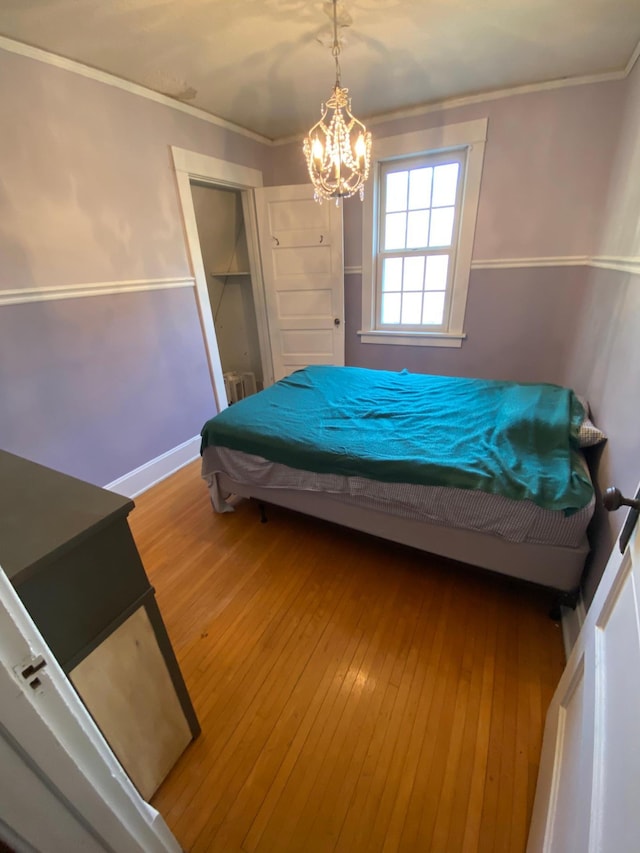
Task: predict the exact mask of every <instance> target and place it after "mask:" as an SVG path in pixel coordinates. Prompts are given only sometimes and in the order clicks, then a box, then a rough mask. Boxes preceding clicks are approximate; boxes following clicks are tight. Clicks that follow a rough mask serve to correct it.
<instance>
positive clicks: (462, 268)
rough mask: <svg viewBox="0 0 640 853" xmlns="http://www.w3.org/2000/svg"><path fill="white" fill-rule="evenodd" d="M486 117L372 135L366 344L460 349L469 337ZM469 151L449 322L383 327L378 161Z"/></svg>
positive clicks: (365, 232) (365, 227) (365, 225)
mask: <svg viewBox="0 0 640 853" xmlns="http://www.w3.org/2000/svg"><path fill="white" fill-rule="evenodd" d="M487 124H488V120H487V119H486V118H483V119H477V120H476V121H469V122H461V123H459V124H449V125H443V126H442V127H436V128H429V129H428V130H420V131H416V132H414V133H406V134H402V135H400V136H387V137H384V138H382V139H374V148H373V153H374V158H375V159H374V164H373V169H372V173H373V177H372V180H371V182H370V186H369V187H368V188H367V189H368V192H367V194H366V195H365V201H364V210H363V217H362V328H361V329H360V331H359V332H358V335H359V336H360V341H361V342H362V343H364V344H380V343H386V344H395V345H404V346H436V347H460V346H462V341H463V340H464V338H465V333H464V317H465V311H466V307H467V292H468V289H469V275H470V272H471V256H472V252H473V241H474V237H475V228H476V218H477V213H478V202H479V199H480V182H481V179H482V165H483V162H484V148H485V143H486V138H487ZM460 149H463V150H465V151H466V161H467V162H466V170H465V174H464V176H463V180H464V186H463V188H462V206H461V210H460V227H459V228H460V230H459V237H458V249H457V253H456V255H455V258H454V259H453V261H454V271H453V282H452V289H451V302H450V308H449V313H448V324H447V327H446V328H445V329H442V330H440V331H427V330H422V329H420V330H416V329H410V330H407V331H398V330H397V329H393V330H387V329H384V328H380V324H379V323H378V307H377V302H378V299H377V275H378V271H377V241H378V235H379V233H380V228H379V221H378V208H379V199H380V192H381V188H380V164H381V163H384V162H386V161H389V160H399V159H407V158H409V157H412V156H415V157H419V156H421V155H429V154H440V153H443V152H446V151H452V150H460Z"/></svg>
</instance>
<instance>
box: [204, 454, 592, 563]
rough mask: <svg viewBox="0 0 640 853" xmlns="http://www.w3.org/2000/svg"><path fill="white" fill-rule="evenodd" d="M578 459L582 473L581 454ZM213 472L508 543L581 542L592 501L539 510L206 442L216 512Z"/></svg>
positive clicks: (220, 498)
mask: <svg viewBox="0 0 640 853" xmlns="http://www.w3.org/2000/svg"><path fill="white" fill-rule="evenodd" d="M581 461H582V465H583V467H584V470H585V472H586V473H587V475H588V469H587V466H586V463H585V461H584V459H583V458H582V457H581ZM219 473H226V474H227V475H228V476H229V477H230V478H231V479H232V480H234V481H235V482H236V483H239V484H243V485H245V486H249V487H250V486H252V485H253V486H259V487H262V488H268V489H273V490H278V489H294V490H300V491H306V492H318V493H325V494H330V495H331V496H332V498H333V499H334V500H337V501H343V502H344V503H348V504H355V505H357V506H361V507H363V508H369V509H374V510H379V511H382V512H385V513H388V514H390V515H395V516H398V517H400V518H406V519H411V520H414V521H425V522H429V523H431V524H436V525H440V526H443V527H450V528H458V529H464V530H474V531H478V532H481V533H489V534H494V535H496V536H499V537H501V538H502V539H504V540H506V541H509V542H515V543H530V544H542V545H557V546H563V547H569V548H577V547H580V546H582V545H583V543H584V537H585V532H586V529H587V525H588V524H589V521H590V519H591V517H592V515H593V511H594V506H595V498H594V497H592V499H591V500H590V501H589V503H588V504H587V505H586V506H584V507H582V508H581V509H579V510H578V511H577V512H574V513H573V514H571V515H565V513H564V512H562V511H559V510H549V509H544V508H542V507H540V506H537V505H536V504H534V503H533V502H532V501H529V500H512V499H510V498H505V497H503V496H502V495H497V494H491V493H488V492H484V491H479V490H472V489H458V488H450V487H445V486H423V485H416V484H409V483H391V482H380V481H377V480H371V479H367V478H365V477H354V476H343V475H339V474H326V473H314V472H311V471H304V470H302V469H298V468H291V467H288V466H287V465H283V464H281V463H278V462H271V461H269V460H267V459H264V458H262V457H260V456H256V455H253V454H250V453H245V452H243V451H239V450H231V449H229V448H226V447H215V446H209V447H206V448H204V451H203V456H202V476H203V478H204V479H205V481H206V482H207V485H208V486H209V491H210V495H211V500H212V502H213V505H214V508H215V509H216V510H217V511H218V512H225V511H229V510H231V509H232V506H231V505H230V504H229V503H228V502H227V500H226V498H227V497H228V495H225V494H223V493H222V492H221V490H220V488H219V484H218V480H217V476H216V475H217V474H219ZM274 502H275V503H277V500H274Z"/></svg>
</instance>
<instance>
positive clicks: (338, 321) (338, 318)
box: [333, 317, 340, 326]
mask: <svg viewBox="0 0 640 853" xmlns="http://www.w3.org/2000/svg"><path fill="white" fill-rule="evenodd" d="M333 325H334V326H339V325H340V317H336V319H335V320H334V321H333Z"/></svg>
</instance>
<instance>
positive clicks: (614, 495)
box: [602, 486, 640, 554]
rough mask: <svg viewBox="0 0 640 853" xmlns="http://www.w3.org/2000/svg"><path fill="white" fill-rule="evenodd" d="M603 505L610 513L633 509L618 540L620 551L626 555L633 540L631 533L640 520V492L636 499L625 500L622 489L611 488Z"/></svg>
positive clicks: (603, 499)
mask: <svg viewBox="0 0 640 853" xmlns="http://www.w3.org/2000/svg"><path fill="white" fill-rule="evenodd" d="M602 503H603V504H604V508H605V509H606V510H608V511H609V512H614V511H615V510H616V509H620V507H621V506H628V507H631V512H630V513H629V515H628V516H627V520H626V521H625V523H624V526H623V528H622V533H621V534H620V539H619V540H618V544H619V545H620V551H621V552H622V553H623V554H624V550H625V548H626V547H627V545H628V544H629V539H630V538H631V533H632V531H633V528H634V527H635V524H636V521H637V520H638V516H640V490H639V491H638V494H637V495H636V496H635V498H625V497H624V495H623V494H622V492H621V491H620V489H616V487H615V486H610V487H609V488H608V489H607V491H606V492H605V493H604V495H603V496H602Z"/></svg>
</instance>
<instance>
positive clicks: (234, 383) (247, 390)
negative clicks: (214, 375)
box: [223, 370, 257, 405]
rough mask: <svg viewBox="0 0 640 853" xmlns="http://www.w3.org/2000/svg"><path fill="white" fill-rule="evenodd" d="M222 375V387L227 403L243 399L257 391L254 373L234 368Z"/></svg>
mask: <svg viewBox="0 0 640 853" xmlns="http://www.w3.org/2000/svg"><path fill="white" fill-rule="evenodd" d="M223 376H224V389H225V391H226V394H227V402H228V403H229V405H231V403H237V402H238V400H244V398H245V397H249V396H250V395H251V394H255V393H256V391H257V387H256V375H255V373H251V372H250V371H245V372H243V373H240V372H238V371H235V370H229V371H227V372H226V373H223Z"/></svg>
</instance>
